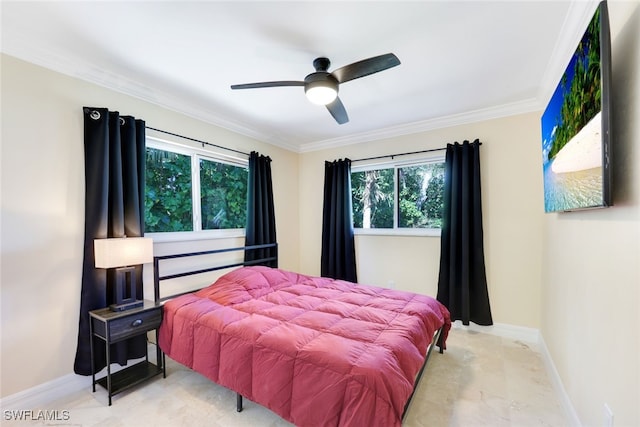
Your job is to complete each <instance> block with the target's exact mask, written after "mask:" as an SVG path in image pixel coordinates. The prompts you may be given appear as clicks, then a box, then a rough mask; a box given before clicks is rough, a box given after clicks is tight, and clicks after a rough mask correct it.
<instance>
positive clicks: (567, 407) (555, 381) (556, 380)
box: [538, 335, 582, 427]
mask: <svg viewBox="0 0 640 427" xmlns="http://www.w3.org/2000/svg"><path fill="white" fill-rule="evenodd" d="M538 347H539V348H540V353H541V354H542V359H543V360H544V364H545V367H546V368H547V374H548V375H549V378H550V379H551V384H552V385H553V388H554V390H555V392H556V394H557V396H558V398H559V399H560V405H561V406H562V409H564V413H565V415H566V417H567V420H568V421H569V425H570V426H572V427H582V423H581V422H580V418H578V414H577V413H576V410H575V409H574V407H573V404H572V403H571V399H569V395H568V394H567V391H566V390H565V388H564V384H562V379H561V378H560V374H558V370H557V369H556V365H555V364H554V363H553V359H552V358H551V354H550V353H549V349H548V348H547V344H546V343H545V342H544V338H543V336H542V335H540V342H539V344H538Z"/></svg>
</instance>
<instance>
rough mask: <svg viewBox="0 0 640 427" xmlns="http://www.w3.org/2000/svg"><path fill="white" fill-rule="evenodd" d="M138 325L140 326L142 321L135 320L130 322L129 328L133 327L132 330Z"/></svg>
mask: <svg viewBox="0 0 640 427" xmlns="http://www.w3.org/2000/svg"><path fill="white" fill-rule="evenodd" d="M140 325H142V319H136V320H134V321H133V322H131V326H133V327H134V328H135V327H136V326H140Z"/></svg>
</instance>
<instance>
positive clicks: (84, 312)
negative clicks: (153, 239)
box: [74, 107, 147, 375]
mask: <svg viewBox="0 0 640 427" xmlns="http://www.w3.org/2000/svg"><path fill="white" fill-rule="evenodd" d="M84 159H85V160H84V161H85V232H84V261H83V266H82V290H81V295H80V321H79V331H78V346H77V350H76V358H75V363H74V371H75V372H76V373H77V374H80V375H91V349H90V336H89V311H90V310H94V309H98V308H104V307H107V306H109V304H112V303H114V302H115V301H114V295H113V286H114V283H115V280H114V279H115V275H114V274H113V273H114V272H113V271H112V270H109V271H108V270H105V269H99V268H95V260H94V249H93V241H94V239H103V238H108V237H124V236H129V237H141V236H143V234H144V185H145V181H144V180H145V178H144V169H145V123H144V121H142V120H136V119H135V118H133V117H130V116H120V114H119V113H118V112H110V111H108V110H107V109H106V108H88V107H85V108H84ZM136 284H137V288H136V294H137V295H139V296H142V295H143V292H142V291H143V286H142V266H138V267H137V268H136ZM96 341H97V342H96ZM146 345H147V344H146V339H145V337H144V336H141V337H137V338H133V339H130V340H127V341H123V342H121V343H118V344H114V345H112V346H111V360H112V361H113V362H114V363H119V364H121V365H125V364H126V363H127V360H128V359H135V358H138V357H143V356H145V355H146V354H147V350H146ZM105 355H106V353H105V348H104V342H103V341H101V340H94V356H95V369H96V371H99V370H101V369H102V368H104V367H105V366H106V358H105Z"/></svg>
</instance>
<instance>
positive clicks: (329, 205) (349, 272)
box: [320, 159, 358, 282]
mask: <svg viewBox="0 0 640 427" xmlns="http://www.w3.org/2000/svg"><path fill="white" fill-rule="evenodd" d="M320 274H321V275H322V276H324V277H331V278H334V279H342V280H348V281H350V282H357V281H358V278H357V275H356V248H355V243H354V238H353V210H352V207H351V160H349V159H344V160H336V161H333V162H325V163H324V203H323V208H322V255H321V259H320Z"/></svg>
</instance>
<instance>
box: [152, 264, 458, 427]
mask: <svg viewBox="0 0 640 427" xmlns="http://www.w3.org/2000/svg"><path fill="white" fill-rule="evenodd" d="M441 326H444V328H443V332H442V337H443V341H442V342H443V343H444V340H445V339H446V336H447V332H448V330H449V327H450V320H449V312H448V311H447V309H446V308H445V307H444V306H443V305H441V304H440V303H439V302H437V301H436V300H434V299H433V298H430V297H427V296H423V295H417V294H412V293H407V292H400V291H396V290H389V289H384V288H377V287H372V286H363V285H356V284H354V283H350V282H345V281H339V280H333V279H327V278H319V277H311V276H305V275H301V274H296V273H291V272H287V271H283V270H278V269H271V268H268V267H245V268H240V269H238V270H234V271H232V272H230V273H228V274H226V275H224V276H222V277H221V278H220V279H218V280H217V281H216V282H215V283H214V284H213V285H211V286H209V287H207V288H204V289H202V290H200V291H198V292H196V293H193V294H187V295H183V296H180V297H177V298H175V299H173V300H170V301H168V302H167V303H166V304H165V306H164V319H163V322H162V325H161V327H160V340H159V344H160V348H161V349H162V350H163V351H164V352H165V353H166V354H167V355H168V356H169V357H171V358H172V359H174V360H176V361H178V362H180V363H182V364H184V365H186V366H188V367H190V368H192V369H194V370H195V371H197V372H200V373H201V374H203V375H205V376H207V377H208V378H210V379H211V380H213V381H214V382H216V383H218V384H220V385H223V386H225V387H227V388H229V389H231V390H234V391H236V392H238V393H240V394H241V395H242V396H244V397H246V398H248V399H250V400H252V401H254V402H257V403H259V404H261V405H263V406H265V407H267V408H269V409H271V410H272V411H274V412H276V413H277V414H279V415H280V416H282V417H283V418H285V419H287V420H289V421H290V422H292V423H294V424H296V425H298V426H313V427H316V426H399V425H400V424H401V421H402V420H401V418H402V413H403V410H404V406H405V404H406V402H407V400H408V399H409V396H410V395H411V392H412V390H413V386H414V379H415V376H416V374H417V373H418V371H419V370H420V367H421V366H422V364H423V362H424V358H425V352H426V349H427V346H428V345H429V343H430V341H431V339H432V336H433V334H434V332H435V331H436V330H437V329H438V328H440V327H441Z"/></svg>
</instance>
